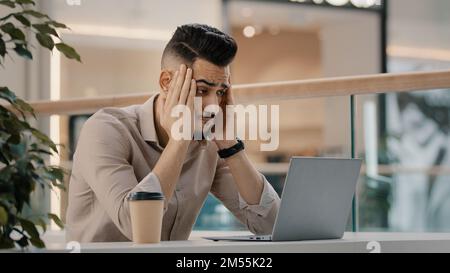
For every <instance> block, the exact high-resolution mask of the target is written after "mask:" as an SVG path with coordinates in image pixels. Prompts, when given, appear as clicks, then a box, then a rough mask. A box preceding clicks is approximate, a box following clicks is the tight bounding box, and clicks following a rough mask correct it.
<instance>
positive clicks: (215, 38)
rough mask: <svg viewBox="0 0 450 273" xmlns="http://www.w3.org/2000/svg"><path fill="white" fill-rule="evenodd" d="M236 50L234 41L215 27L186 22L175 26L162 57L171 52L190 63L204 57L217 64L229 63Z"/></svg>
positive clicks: (224, 64) (225, 64)
mask: <svg viewBox="0 0 450 273" xmlns="http://www.w3.org/2000/svg"><path fill="white" fill-rule="evenodd" d="M236 52H237V44H236V41H235V40H234V39H233V38H232V37H231V36H229V35H227V34H225V33H223V32H222V31H220V30H218V29H217V28H214V27H211V26H208V25H201V24H188V25H182V26H179V27H177V30H176V31H175V33H174V34H173V36H172V38H171V39H170V41H169V43H168V44H167V45H166V47H165V49H164V53H163V57H162V64H163V63H164V58H165V57H166V56H167V55H168V54H169V55H170V54H173V55H175V56H177V57H180V58H182V59H183V60H184V61H186V62H188V63H187V64H192V63H194V62H195V60H196V59H197V58H202V59H205V60H207V61H209V62H211V63H213V64H215V65H217V66H221V67H223V66H227V65H228V64H230V63H231V62H232V61H233V59H234V56H235V55H236Z"/></svg>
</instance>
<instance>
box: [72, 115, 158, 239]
mask: <svg viewBox="0 0 450 273" xmlns="http://www.w3.org/2000/svg"><path fill="white" fill-rule="evenodd" d="M123 134H127V131H126V130H125V128H122V124H120V123H119V122H115V121H111V119H107V118H105V119H102V116H97V117H96V119H91V120H88V121H87V122H86V123H85V125H84V127H83V130H82V132H81V135H80V139H79V142H78V147H77V153H76V154H75V156H76V158H77V160H76V164H78V166H77V167H78V169H79V170H80V172H81V175H82V177H83V178H84V180H85V181H86V183H87V184H88V185H89V186H90V188H91V189H92V190H93V192H94V194H95V197H96V199H97V200H98V202H99V204H100V205H101V206H102V208H103V209H104V210H105V211H106V213H107V214H108V216H109V217H110V218H111V220H112V221H113V223H114V224H115V226H116V227H117V228H118V229H119V230H120V232H121V233H122V234H123V235H124V236H126V237H127V238H128V239H130V240H131V239H132V233H131V217H130V210H129V202H128V200H127V197H128V196H129V194H130V193H132V192H136V191H158V192H161V186H160V184H159V181H158V178H157V177H156V175H154V174H153V173H149V174H148V175H147V176H146V177H145V178H144V179H142V180H141V181H138V180H137V178H136V175H135V172H134V169H133V166H132V165H131V164H130V162H129V158H130V150H131V148H130V147H129V145H130V144H129V143H127V142H126V140H124V138H123V137H122V135H123ZM165 207H166V205H165Z"/></svg>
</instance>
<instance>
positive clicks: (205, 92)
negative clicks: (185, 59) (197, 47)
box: [192, 59, 230, 123]
mask: <svg viewBox="0 0 450 273" xmlns="http://www.w3.org/2000/svg"><path fill="white" fill-rule="evenodd" d="M192 69H193V72H194V74H193V78H194V79H195V81H196V82H197V93H196V96H197V97H201V98H202V110H203V109H205V107H206V106H208V105H224V104H226V103H227V102H226V96H227V92H229V89H230V69H229V67H228V66H226V67H219V66H216V65H214V64H212V63H210V62H208V61H206V60H203V59H198V60H196V61H195V62H194V63H193V65H192ZM207 120H208V118H204V119H203V123H205V122H206V121H207Z"/></svg>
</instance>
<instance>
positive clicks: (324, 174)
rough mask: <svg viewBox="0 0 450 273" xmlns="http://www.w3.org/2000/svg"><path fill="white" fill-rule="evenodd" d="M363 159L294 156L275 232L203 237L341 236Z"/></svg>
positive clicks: (297, 238) (295, 238) (287, 238)
mask: <svg viewBox="0 0 450 273" xmlns="http://www.w3.org/2000/svg"><path fill="white" fill-rule="evenodd" d="M360 168H361V160H360V159H340V158H306V157H293V158H292V159H291V162H290V164H289V171H288V174H287V176H286V181H285V185H284V189H283V193H282V195H281V205H280V209H279V211H278V214H277V217H276V220H275V225H274V228H273V231H272V234H267V235H244V236H225V237H203V238H204V239H209V240H214V241H219V240H228V241H300V240H322V239H340V238H342V236H343V234H344V231H345V227H346V224H347V220H348V218H349V215H350V209H351V205H352V199H353V195H354V193H355V189H356V183H357V181H358V177H359V172H360Z"/></svg>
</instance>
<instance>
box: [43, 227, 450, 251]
mask: <svg viewBox="0 0 450 273" xmlns="http://www.w3.org/2000/svg"><path fill="white" fill-rule="evenodd" d="M242 234H248V232H223V231H193V232H192V234H191V236H190V238H189V240H187V241H163V242H161V243H158V244H143V245H135V244H133V243H132V242H119V243H86V244H81V245H79V246H80V251H81V252H146V253H157V252H159V253H171V252H181V253H196V252H205V253H213V252H225V253H277V252H296V253H302V252H315V253H324V252H338V253H347V252H359V253H369V252H371V251H375V252H376V251H380V252H383V253H387V252H450V233H391V232H389V233H385V232H382V233H370V232H369V233H368V232H359V233H353V232H348V233H345V235H344V237H343V238H342V239H340V240H318V241H296V242H226V241H218V242H215V241H210V240H205V239H202V238H201V237H202V236H225V235H242ZM46 251H50V252H53V251H56V252H59V251H67V250H66V244H65V243H63V242H47V250H46Z"/></svg>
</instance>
